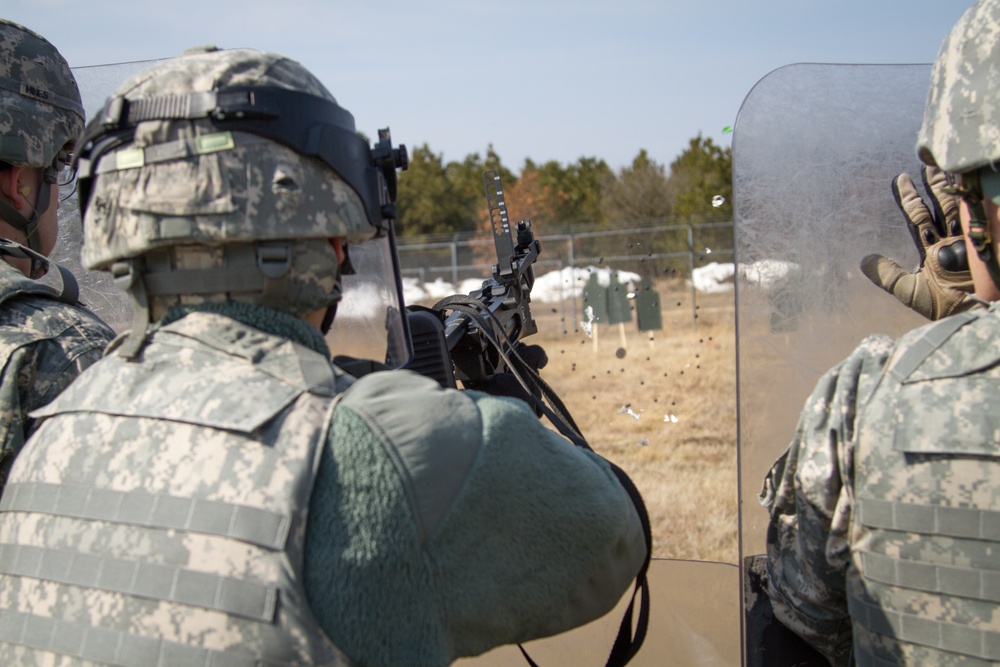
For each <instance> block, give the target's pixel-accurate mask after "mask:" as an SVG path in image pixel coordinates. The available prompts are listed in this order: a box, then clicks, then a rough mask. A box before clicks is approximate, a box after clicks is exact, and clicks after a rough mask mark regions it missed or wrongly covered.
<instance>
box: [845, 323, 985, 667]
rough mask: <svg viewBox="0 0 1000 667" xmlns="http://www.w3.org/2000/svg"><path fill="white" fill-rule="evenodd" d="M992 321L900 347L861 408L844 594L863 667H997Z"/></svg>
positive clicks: (943, 327) (944, 328) (934, 330)
mask: <svg viewBox="0 0 1000 667" xmlns="http://www.w3.org/2000/svg"><path fill="white" fill-rule="evenodd" d="M998 318H1000V313H995V312H985V311H976V312H971V313H963V314H961V315H956V316H953V317H950V318H947V319H945V320H941V321H940V322H936V323H934V324H932V325H929V326H928V327H925V328H924V329H923V330H921V332H920V333H918V334H916V335H915V337H909V338H907V339H906V341H905V343H901V344H900V346H899V347H898V348H897V353H896V354H895V355H894V356H893V358H892V359H891V360H890V362H889V364H888V366H887V370H886V371H885V372H884V373H883V375H882V378H881V380H880V383H879V386H878V387H877V389H876V390H875V392H874V393H873V395H872V398H871V400H869V401H868V403H867V405H866V406H864V407H863V408H861V409H863V412H861V414H860V416H859V428H858V437H857V449H856V453H855V459H856V462H855V484H854V489H855V507H854V516H853V527H852V531H853V534H852V538H851V550H852V567H851V568H850V571H849V573H848V581H847V585H848V600H849V604H850V612H851V618H852V621H853V624H854V647H855V660H856V661H857V664H858V665H859V666H861V667H866V666H868V665H879V666H884V665H890V664H927V665H931V664H934V665H985V664H995V663H996V662H997V661H1000V558H998V554H1000V420H998V417H997V415H1000V346H998V345H997V342H998V340H1000V337H998V335H997V332H998V331H1000V319H998Z"/></svg>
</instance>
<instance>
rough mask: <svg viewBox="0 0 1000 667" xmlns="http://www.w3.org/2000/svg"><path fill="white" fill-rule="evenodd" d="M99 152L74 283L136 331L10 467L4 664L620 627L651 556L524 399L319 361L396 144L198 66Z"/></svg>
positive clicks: (236, 657)
mask: <svg viewBox="0 0 1000 667" xmlns="http://www.w3.org/2000/svg"><path fill="white" fill-rule="evenodd" d="M83 143H84V144H85V145H84V146H83V148H82V150H81V151H80V152H79V156H78V168H79V192H80V200H81V211H82V212H83V217H84V249H83V260H84V263H85V264H86V265H87V266H88V267H89V268H95V269H101V270H105V271H109V272H110V273H112V274H113V275H114V276H115V277H116V281H117V282H118V284H120V285H121V286H122V287H123V288H125V289H126V290H128V292H129V294H131V297H132V300H133V303H134V307H135V311H136V316H135V321H134V322H133V328H132V330H131V331H130V332H129V333H128V335H127V336H125V337H124V338H123V339H122V342H121V343H120V345H118V346H113V347H112V348H111V349H110V350H109V352H108V354H107V355H106V357H105V358H104V359H103V360H101V361H100V362H99V363H98V364H96V365H95V366H94V367H93V368H92V369H91V370H90V372H88V373H87V375H86V376H85V377H83V378H81V379H80V381H79V382H77V383H76V384H74V385H73V386H72V387H71V388H70V390H69V391H68V392H66V393H64V394H63V395H62V396H61V397H60V398H59V399H57V400H56V401H55V402H53V403H52V404H50V405H48V406H46V407H45V408H43V409H42V410H40V411H38V412H37V413H36V415H37V418H38V419H39V420H40V422H41V423H40V426H39V429H38V431H37V432H36V434H35V436H34V437H33V438H32V439H31V441H30V442H29V443H28V445H27V446H26V448H25V450H24V451H23V453H22V455H21V456H20V457H19V458H18V461H17V463H16V465H15V466H14V469H13V470H12V474H11V479H10V483H9V485H8V488H7V491H6V493H5V494H4V496H3V501H2V504H0V590H2V591H3V592H4V594H3V595H0V607H2V609H0V617H2V618H3V619H4V621H3V623H0V662H3V663H4V664H23V663H33V662H36V661H46V660H54V661H58V662H59V664H87V665H93V664H115V665H153V664H206V665H207V664H213V665H214V664H219V665H221V664H226V665H291V664H297V665H298V664H302V665H307V664H308V665H313V664H316V665H319V664H322V665H341V664H343V665H350V664H364V665H417V664H419V665H447V664H449V663H451V662H452V661H453V660H455V659H457V658H458V657H461V656H466V655H475V654H478V653H481V652H483V651H486V650H488V649H489V648H491V647H493V646H496V645H499V644H504V643H511V642H519V641H525V640H528V639H531V638H534V637H541V636H546V635H550V634H554V633H557V632H561V631H563V630H566V629H569V628H571V627H574V626H576V625H579V624H581V623H584V622H586V621H589V620H591V619H593V618H596V617H597V616H600V615H601V614H603V613H605V612H606V611H608V610H609V609H610V608H611V607H613V606H614V604H615V603H616V602H617V601H618V599H619V597H620V596H621V594H622V593H623V592H624V591H625V589H626V588H627V587H628V585H629V584H630V583H631V581H632V579H633V578H634V577H635V575H636V574H637V572H638V571H639V569H640V567H641V564H642V561H643V558H644V556H645V554H646V550H647V546H648V545H647V544H646V542H645V538H644V536H643V534H642V530H641V527H640V521H639V518H638V515H637V511H636V509H635V507H634V506H633V505H632V502H631V501H630V500H629V497H628V495H627V493H626V491H625V490H624V489H623V487H622V486H621V483H619V482H618V481H617V479H615V477H614V475H613V474H611V471H610V469H609V467H608V465H607V464H606V462H604V461H603V460H602V459H599V458H598V457H596V456H594V455H592V454H591V453H590V452H587V451H584V450H582V449H580V448H577V447H574V446H572V445H571V444H570V443H569V442H567V441H566V440H564V439H562V438H561V437H560V436H558V435H556V434H555V433H554V432H553V431H551V430H549V429H547V428H545V427H543V426H542V425H541V423H540V422H539V421H538V419H537V418H536V417H535V414H534V413H533V411H532V410H531V409H530V408H529V407H528V406H527V405H526V404H525V403H523V402H521V401H517V400H514V399H509V398H500V397H495V396H491V395H488V394H484V393H480V392H473V391H456V390H445V389H442V388H441V387H440V386H439V385H438V384H437V383H436V382H434V381H431V380H428V379H426V378H423V377H422V376H419V375H416V374H414V373H412V372H410V371H405V370H390V371H382V372H374V373H371V374H369V375H366V376H364V377H362V378H360V379H356V378H353V377H351V376H349V375H348V374H347V373H345V372H344V371H343V370H342V369H341V368H339V367H337V366H336V365H334V364H333V363H331V361H330V359H331V350H330V345H331V344H332V346H333V347H334V348H336V346H337V344H338V340H337V337H336V334H331V337H330V338H329V340H330V341H331V342H330V344H328V342H327V340H328V339H327V338H324V335H323V332H324V330H326V329H328V327H329V325H330V323H331V322H332V320H333V315H334V311H335V308H336V305H337V303H338V301H339V299H340V291H341V275H342V274H343V273H344V272H345V270H352V266H351V265H352V264H356V263H357V262H356V260H357V253H356V252H355V251H358V250H360V249H361V248H363V247H366V246H367V245H368V244H372V243H377V242H379V239H384V238H386V237H387V235H389V234H391V219H392V217H393V215H394V207H393V203H394V198H395V179H396V170H397V168H400V167H405V164H406V159H405V149H403V148H395V147H393V146H392V144H391V139H390V137H389V133H388V130H385V131H383V132H381V133H380V135H379V141H378V142H377V144H376V145H375V146H374V147H372V146H370V145H369V143H368V141H367V140H365V139H363V138H362V137H360V136H359V135H358V134H357V133H356V131H355V126H354V119H353V117H352V116H351V115H350V114H349V113H348V112H347V111H345V110H344V109H342V108H341V107H340V106H339V105H338V104H337V102H336V100H335V99H334V97H333V96H332V95H331V94H330V93H329V92H328V91H327V90H326V88H325V87H324V86H323V85H322V84H321V83H320V82H319V81H318V80H317V79H316V78H315V77H314V76H313V75H312V74H310V73H309V72H308V71H307V70H306V69H305V68H303V67H302V66H301V65H300V64H298V63H296V62H294V61H292V60H289V59H288V58H285V57H283V56H280V55H276V54H269V53H261V52H257V51H253V50H249V49H234V50H214V49H202V50H198V51H192V52H189V53H186V54H184V55H182V56H180V57H178V58H174V59H171V60H167V61H163V62H161V63H159V64H157V65H154V66H153V67H152V68H150V69H148V70H146V71H143V72H140V73H138V74H136V75H134V76H133V77H132V78H130V79H129V80H127V81H126V82H124V83H123V84H122V85H121V86H120V87H119V88H118V89H117V91H116V92H115V93H113V94H112V96H111V97H110V98H109V99H108V101H107V103H106V104H105V106H104V108H103V109H102V110H101V111H100V112H99V113H98V114H97V115H96V116H95V117H94V118H93V119H92V120H91V123H90V125H89V126H88V128H87V131H86V132H85V135H84V141H83ZM348 255H350V256H351V259H352V261H351V262H348V261H347V256H348ZM354 268H355V269H356V270H359V271H360V270H361V268H360V267H354ZM29 526H30V528H29ZM36 566H37V567H36Z"/></svg>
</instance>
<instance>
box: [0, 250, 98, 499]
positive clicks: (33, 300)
mask: <svg viewBox="0 0 1000 667" xmlns="http://www.w3.org/2000/svg"><path fill="white" fill-rule="evenodd" d="M113 337H114V332H113V331H112V330H111V329H110V328H109V327H108V326H107V325H105V324H104V323H103V322H101V320H100V319H98V318H97V317H96V316H94V315H93V314H91V313H90V312H89V311H86V310H84V309H83V308H80V307H76V306H71V305H68V304H66V303H62V302H60V301H57V300H56V299H55V298H53V296H52V292H51V288H46V287H45V286H43V285H41V284H39V283H36V282H35V281H33V280H30V279H29V278H26V277H25V276H24V275H22V274H21V272H20V271H18V270H17V269H15V268H14V267H12V266H11V265H9V264H7V263H6V262H2V261H0V448H2V450H0V488H2V484H3V483H4V482H5V481H6V478H7V473H8V471H9V469H10V465H11V463H12V462H13V460H14V457H15V456H16V455H17V453H18V452H19V451H20V450H21V447H22V446H23V445H24V441H25V439H26V438H27V436H28V434H29V432H30V431H31V429H32V426H33V423H34V422H33V420H32V419H31V418H29V417H28V413H29V412H30V411H32V410H34V409H37V408H40V407H42V406H43V405H45V404H47V403H48V402H49V401H51V400H52V399H53V398H55V397H56V396H57V395H58V394H59V392H61V391H62V390H63V389H65V388H66V386H68V385H69V383H70V382H72V381H73V380H74V379H75V378H76V377H77V376H78V375H79V374H80V373H81V372H82V371H83V370H84V369H85V368H87V367H88V366H90V365H91V364H93V363H94V362H96V361H97V360H98V359H100V358H101V355H102V354H103V352H104V348H105V347H106V346H107V344H108V343H109V342H110V341H111V339H112V338H113Z"/></svg>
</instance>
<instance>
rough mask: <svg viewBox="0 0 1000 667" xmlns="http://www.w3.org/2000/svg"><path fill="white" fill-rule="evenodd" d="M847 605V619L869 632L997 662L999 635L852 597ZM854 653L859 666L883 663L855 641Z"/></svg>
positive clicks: (999, 651)
mask: <svg viewBox="0 0 1000 667" xmlns="http://www.w3.org/2000/svg"><path fill="white" fill-rule="evenodd" d="M848 604H849V607H850V613H851V619H852V620H853V621H854V622H855V623H857V624H859V625H861V626H862V627H864V628H867V629H868V630H870V631H871V632H874V633H877V634H880V635H884V636H887V637H892V638H894V639H895V640H897V641H900V642H904V643H907V644H917V645H921V646H930V647H932V648H936V649H939V650H942V651H951V652H952V653H958V654H961V655H967V656H975V657H977V658H981V659H983V660H1000V632H991V631H989V630H979V629H977V628H973V627H970V626H968V625H965V624H960V623H948V622H945V621H935V620H931V619H929V618H926V617H925V616H917V615H915V614H904V613H901V612H897V611H892V610H888V609H883V608H882V607H880V606H878V605H873V604H871V603H869V602H866V601H864V600H859V599H858V598H856V597H855V596H853V595H849V596H848ZM854 651H855V660H856V661H857V664H858V665H859V667H864V666H866V665H878V664H884V663H881V662H880V661H878V659H877V658H874V656H871V655H869V654H867V653H866V652H865V651H864V650H863V647H859V646H858V642H855V646H854Z"/></svg>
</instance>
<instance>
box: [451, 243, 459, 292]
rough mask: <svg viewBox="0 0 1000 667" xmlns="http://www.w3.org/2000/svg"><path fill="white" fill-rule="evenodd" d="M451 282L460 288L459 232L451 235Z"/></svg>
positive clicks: (456, 287)
mask: <svg viewBox="0 0 1000 667" xmlns="http://www.w3.org/2000/svg"><path fill="white" fill-rule="evenodd" d="M451 284H452V285H454V286H455V289H458V234H453V235H452V237H451Z"/></svg>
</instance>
